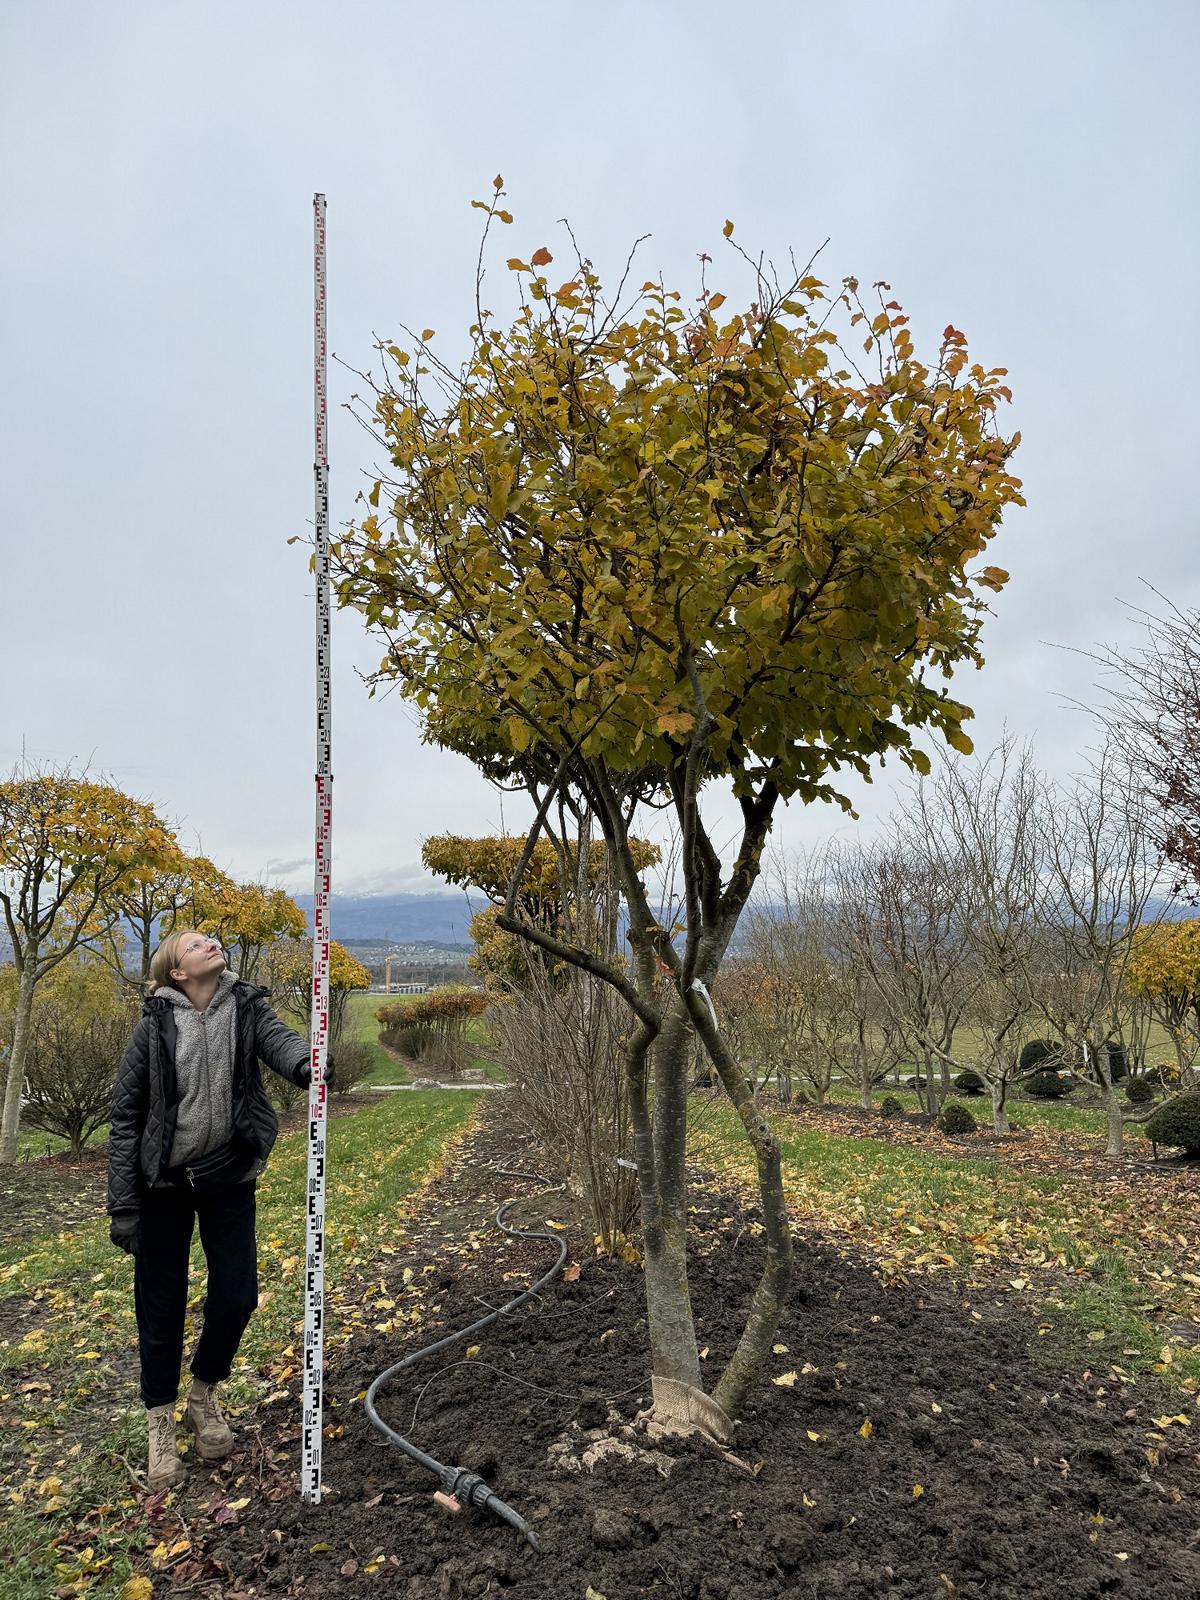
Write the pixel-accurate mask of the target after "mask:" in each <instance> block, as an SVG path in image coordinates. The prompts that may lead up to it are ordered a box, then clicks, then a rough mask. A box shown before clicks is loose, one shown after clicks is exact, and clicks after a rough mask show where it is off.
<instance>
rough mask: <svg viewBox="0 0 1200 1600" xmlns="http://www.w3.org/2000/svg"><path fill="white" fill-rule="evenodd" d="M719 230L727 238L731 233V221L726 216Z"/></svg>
mask: <svg viewBox="0 0 1200 1600" xmlns="http://www.w3.org/2000/svg"><path fill="white" fill-rule="evenodd" d="M721 232H722V233H723V234H724V235H725V237H726V238H727V239H728V238H729V236H730V235H731V234H732V232H733V223H732V222H730V221H729V219H728V218H726V220H725V226H724V227H723V228H722V229H721Z"/></svg>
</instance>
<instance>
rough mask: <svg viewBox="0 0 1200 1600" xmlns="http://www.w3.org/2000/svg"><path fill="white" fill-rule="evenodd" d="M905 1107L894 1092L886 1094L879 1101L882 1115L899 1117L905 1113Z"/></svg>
mask: <svg viewBox="0 0 1200 1600" xmlns="http://www.w3.org/2000/svg"><path fill="white" fill-rule="evenodd" d="M903 1111H904V1107H903V1105H902V1104H901V1102H900V1101H899V1100H897V1099H896V1096H895V1095H894V1094H885V1095H884V1097H883V1099H882V1100H881V1101H880V1103H879V1115H880V1116H881V1117H898V1116H901V1115H902V1114H903Z"/></svg>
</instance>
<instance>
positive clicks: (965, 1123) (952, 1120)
mask: <svg viewBox="0 0 1200 1600" xmlns="http://www.w3.org/2000/svg"><path fill="white" fill-rule="evenodd" d="M938 1127H939V1128H940V1129H941V1130H942V1132H943V1133H974V1132H975V1128H976V1122H975V1118H974V1117H973V1116H972V1115H971V1113H970V1112H969V1111H968V1110H967V1108H966V1106H960V1105H959V1103H958V1101H957V1100H947V1101H946V1104H945V1105H944V1106H943V1107H942V1114H941V1116H940V1117H939V1118H938Z"/></svg>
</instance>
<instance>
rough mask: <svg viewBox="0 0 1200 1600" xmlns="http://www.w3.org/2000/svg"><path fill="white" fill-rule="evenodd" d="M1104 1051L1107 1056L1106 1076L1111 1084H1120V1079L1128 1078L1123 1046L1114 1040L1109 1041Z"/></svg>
mask: <svg viewBox="0 0 1200 1600" xmlns="http://www.w3.org/2000/svg"><path fill="white" fill-rule="evenodd" d="M1104 1049H1105V1052H1106V1054H1107V1056H1108V1076H1109V1078H1110V1079H1111V1080H1112V1082H1113V1083H1120V1081H1121V1079H1122V1078H1127V1077H1128V1076H1129V1058H1128V1056H1127V1055H1126V1054H1125V1046H1124V1045H1122V1044H1118V1043H1117V1042H1116V1040H1115V1039H1109V1040H1108V1041H1107V1042H1106V1043H1105V1046H1104Z"/></svg>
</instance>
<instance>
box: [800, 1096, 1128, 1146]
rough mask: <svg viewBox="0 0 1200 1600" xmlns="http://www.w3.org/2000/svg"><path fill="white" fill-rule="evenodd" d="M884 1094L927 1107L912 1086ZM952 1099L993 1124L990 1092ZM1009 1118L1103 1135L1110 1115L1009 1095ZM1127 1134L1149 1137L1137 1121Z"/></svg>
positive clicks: (852, 1101) (835, 1100) (846, 1101)
mask: <svg viewBox="0 0 1200 1600" xmlns="http://www.w3.org/2000/svg"><path fill="white" fill-rule="evenodd" d="M801 1087H802V1085H801ZM885 1095H893V1096H894V1097H895V1098H896V1099H897V1100H899V1101H900V1103H901V1105H902V1106H903V1107H904V1109H905V1110H906V1111H922V1110H924V1106H923V1105H922V1104H921V1101H920V1099H919V1098H918V1096H917V1095H916V1094H914V1092H913V1091H912V1090H911V1089H897V1088H896V1087H895V1086H894V1085H893V1084H891V1083H882V1084H880V1085H879V1087H878V1088H877V1089H876V1091H875V1096H874V1104H875V1105H876V1106H878V1104H879V1102H880V1101H881V1100H882V1099H883V1098H884V1096H885ZM951 1099H953V1100H957V1101H959V1102H960V1103H961V1104H962V1105H964V1106H966V1107H967V1108H968V1110H969V1111H970V1112H971V1113H972V1115H973V1116H974V1117H975V1120H976V1121H977V1122H978V1123H979V1124H980V1125H981V1126H987V1127H990V1126H991V1121H992V1102H991V1099H990V1097H989V1096H988V1095H987V1094H982V1095H974V1096H972V1095H965V1094H955V1093H953V1092H952V1093H951ZM829 1102H830V1104H832V1105H855V1106H856V1105H857V1104H858V1089H857V1087H856V1086H854V1085H852V1084H845V1083H835V1084H834V1085H833V1087H832V1089H831V1090H830V1092H829ZM1131 1109H1132V1108H1131ZM1139 1109H1143V1108H1139ZM1008 1118H1009V1121H1010V1122H1011V1123H1012V1124H1013V1126H1014V1127H1017V1128H1022V1127H1024V1128H1054V1129H1057V1130H1059V1131H1060V1132H1065V1133H1088V1134H1094V1135H1095V1136H1096V1137H1097V1138H1104V1137H1105V1136H1106V1134H1107V1132H1108V1119H1107V1117H1106V1116H1105V1114H1104V1112H1103V1111H1102V1110H1101V1109H1100V1108H1099V1107H1089V1106H1079V1105H1074V1104H1072V1102H1071V1101H1070V1100H1068V1099H1067V1098H1065V1097H1064V1098H1063V1099H1061V1100H1021V1099H1015V1098H1013V1097H1012V1096H1011V1095H1010V1097H1009V1101H1008ZM1125 1136H1126V1138H1129V1139H1144V1138H1145V1137H1146V1135H1145V1133H1144V1132H1143V1130H1142V1128H1141V1126H1140V1124H1138V1123H1136V1122H1128V1123H1126V1125H1125Z"/></svg>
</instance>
